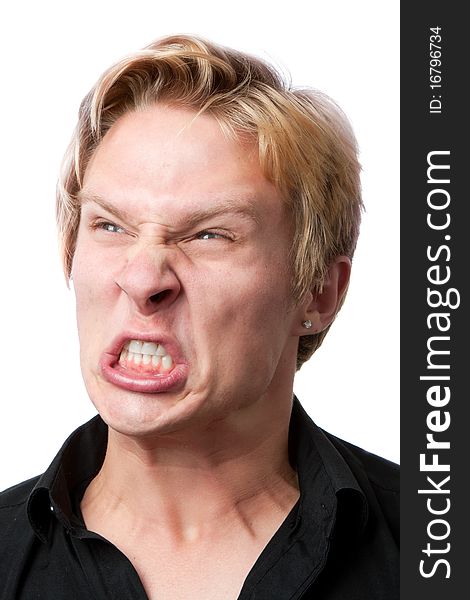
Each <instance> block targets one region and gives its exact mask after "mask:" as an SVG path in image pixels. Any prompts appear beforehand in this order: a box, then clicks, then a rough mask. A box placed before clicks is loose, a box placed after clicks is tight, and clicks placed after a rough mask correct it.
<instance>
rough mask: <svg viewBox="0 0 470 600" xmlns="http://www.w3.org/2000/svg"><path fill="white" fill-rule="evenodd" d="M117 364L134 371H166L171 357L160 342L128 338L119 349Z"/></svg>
mask: <svg viewBox="0 0 470 600" xmlns="http://www.w3.org/2000/svg"><path fill="white" fill-rule="evenodd" d="M119 364H120V365H122V366H123V367H126V368H128V369H133V370H134V371H144V372H153V373H168V371H171V369H172V368H173V359H172V357H171V355H170V354H168V353H167V351H166V350H165V348H164V346H162V345H161V344H156V343H154V342H143V341H141V340H130V341H129V342H127V343H126V344H125V345H124V348H123V349H122V351H121V355H120V357H119ZM136 367H137V368H136Z"/></svg>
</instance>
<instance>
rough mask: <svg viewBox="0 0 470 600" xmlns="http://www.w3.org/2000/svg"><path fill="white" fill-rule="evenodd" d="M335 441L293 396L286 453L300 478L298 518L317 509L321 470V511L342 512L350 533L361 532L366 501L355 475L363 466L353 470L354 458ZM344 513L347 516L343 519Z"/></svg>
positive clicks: (366, 515) (366, 514)
mask: <svg viewBox="0 0 470 600" xmlns="http://www.w3.org/2000/svg"><path fill="white" fill-rule="evenodd" d="M334 442H339V440H336V438H334V437H333V436H331V435H329V434H327V433H325V432H324V431H323V430H322V429H320V427H318V426H317V425H316V424H315V423H314V422H313V421H312V419H311V418H310V417H309V415H308V414H307V413H306V412H305V410H304V408H303V407H302V405H301V404H300V402H299V400H298V399H297V398H296V397H295V396H294V402H293V407H292V416H291V421H290V428H289V456H290V460H291V464H293V466H294V467H295V468H296V470H297V473H298V477H299V487H300V506H299V512H298V518H302V515H303V514H304V516H307V517H308V516H309V515H308V513H309V511H311V510H312V509H313V510H314V511H315V512H316V506H315V505H316V504H317V505H318V501H319V499H320V496H321V495H322V493H321V490H320V489H319V487H318V479H319V477H318V474H319V472H320V471H323V472H324V474H326V477H323V480H324V481H325V484H324V488H325V489H324V492H323V496H324V498H323V499H320V505H321V506H322V508H323V505H324V506H325V507H324V510H327V511H329V512H331V514H332V516H333V517H334V516H335V514H334V513H337V512H339V511H341V515H344V518H343V516H342V518H341V524H342V523H343V521H344V522H348V523H349V525H348V528H349V529H350V533H356V534H360V533H361V532H362V530H363V529H364V527H365V525H366V522H367V519H368V502H367V499H366V495H365V493H364V491H363V489H362V488H361V485H360V483H359V481H358V478H357V475H360V473H361V471H362V468H361V466H360V465H359V464H357V465H355V466H356V467H357V468H355V469H354V472H353V469H352V468H351V465H352V466H354V461H355V460H356V459H355V458H354V457H353V455H352V454H350V453H349V452H348V451H347V448H346V447H345V446H344V445H343V444H342V443H341V442H339V443H336V444H335V443H334ZM340 448H341V451H342V452H343V453H344V454H343V453H342V452H341V451H340ZM346 457H347V460H346ZM332 494H334V496H335V499H336V503H337V509H336V510H335V509H334V507H333V504H332V502H331V498H332ZM305 513H307V514H305ZM346 513H347V517H348V518H345V517H346Z"/></svg>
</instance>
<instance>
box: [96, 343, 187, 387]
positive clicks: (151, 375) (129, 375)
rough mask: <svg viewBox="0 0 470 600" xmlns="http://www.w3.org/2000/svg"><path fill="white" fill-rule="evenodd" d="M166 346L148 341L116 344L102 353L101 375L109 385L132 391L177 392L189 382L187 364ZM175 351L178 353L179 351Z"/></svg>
mask: <svg viewBox="0 0 470 600" xmlns="http://www.w3.org/2000/svg"><path fill="white" fill-rule="evenodd" d="M170 345H171V344H170ZM165 346H166V343H165V345H163V343H160V342H159V341H151V340H145V339H140V340H139V339H131V338H127V339H124V340H122V341H121V342H120V343H119V342H117V345H116V344H115V345H113V349H111V350H110V351H108V352H105V353H104V354H103V356H102V358H101V362H100V368H101V374H102V376H103V377H104V379H105V380H106V381H108V382H109V383H112V384H113V385H116V386H118V387H120V388H122V389H125V390H129V391H132V392H143V393H147V394H157V393H162V392H173V391H176V390H177V389H180V388H181V387H183V386H184V384H185V382H186V379H187V377H188V365H187V363H186V362H185V361H182V359H181V358H180V359H178V358H177V356H176V354H173V353H171V352H170V351H169V350H168V348H167V347H165ZM173 350H175V349H173ZM175 351H176V352H177V353H178V349H177V348H176V350H175Z"/></svg>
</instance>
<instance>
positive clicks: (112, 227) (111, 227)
mask: <svg viewBox="0 0 470 600" xmlns="http://www.w3.org/2000/svg"><path fill="white" fill-rule="evenodd" d="M92 227H93V229H95V230H96V229H101V230H103V231H109V233H125V231H124V229H123V228H122V227H120V226H119V225H116V224H115V223H111V222H110V221H96V222H95V223H93V224H92Z"/></svg>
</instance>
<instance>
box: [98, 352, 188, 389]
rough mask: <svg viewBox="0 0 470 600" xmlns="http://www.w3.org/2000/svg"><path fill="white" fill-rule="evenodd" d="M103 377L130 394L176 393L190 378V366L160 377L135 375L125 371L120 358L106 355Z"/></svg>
mask: <svg viewBox="0 0 470 600" xmlns="http://www.w3.org/2000/svg"><path fill="white" fill-rule="evenodd" d="M100 369H101V373H102V375H103V377H104V378H105V379H106V381H108V382H109V383H112V384H113V385H116V386H117V387H120V388H122V389H124V390H128V391H130V392H140V393H143V394H161V393H164V392H174V391H177V390H178V389H180V388H182V387H183V385H184V384H185V382H186V379H187V377H188V366H187V365H185V364H180V365H175V367H174V368H173V369H172V370H171V371H170V372H169V373H164V374H158V375H153V376H152V375H149V374H145V373H134V372H132V371H129V369H125V368H124V367H122V366H121V365H120V364H119V362H118V357H116V356H114V355H111V354H105V355H104V356H103V358H102V360H101V362H100Z"/></svg>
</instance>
